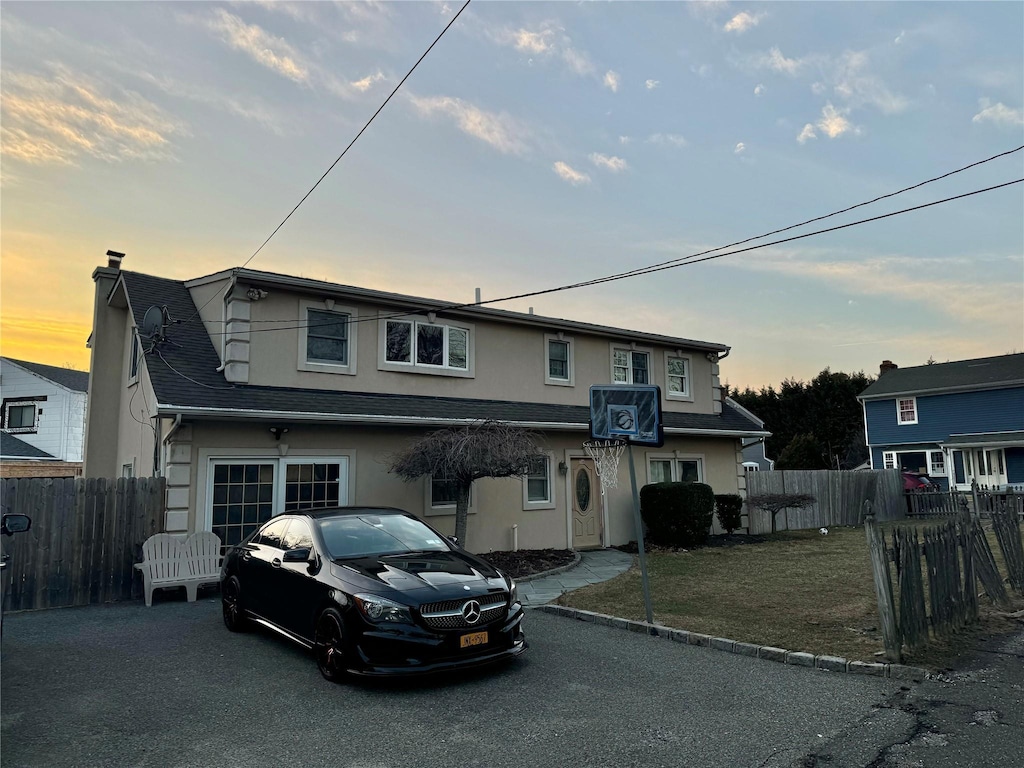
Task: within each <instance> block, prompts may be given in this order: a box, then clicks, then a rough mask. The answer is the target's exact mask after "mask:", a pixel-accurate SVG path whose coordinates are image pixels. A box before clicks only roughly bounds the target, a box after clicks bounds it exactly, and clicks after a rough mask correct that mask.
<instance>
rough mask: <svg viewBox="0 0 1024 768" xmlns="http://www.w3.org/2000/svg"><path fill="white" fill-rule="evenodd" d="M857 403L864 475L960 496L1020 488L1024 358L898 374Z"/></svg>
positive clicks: (884, 370) (887, 375)
mask: <svg viewBox="0 0 1024 768" xmlns="http://www.w3.org/2000/svg"><path fill="white" fill-rule="evenodd" d="M859 399H860V401H861V404H862V406H863V408H864V427H865V437H866V440H867V444H868V450H869V451H870V454H871V467H872V469H893V468H895V469H901V470H907V471H911V472H922V473H927V474H928V475H930V476H931V477H932V478H933V479H934V480H936V481H937V483H938V484H939V485H940V486H942V487H944V488H946V489H949V488H951V487H952V488H954V489H956V490H967V489H969V488H970V487H971V482H972V481H975V482H977V483H978V484H979V485H980V486H983V487H989V488H1002V487H1005V486H1006V485H1015V484H1022V483H1024V354H1015V355H1000V356H998V357H983V358H978V359H976V360H957V361H955V362H952V363H935V364H932V365H919V366H915V367H913V368H898V367H897V366H895V365H893V363H892V362H890V361H889V360H886V361H884V362H883V363H882V365H881V366H880V369H879V377H878V379H877V380H876V381H875V382H874V383H873V384H871V386H869V387H868V388H867V389H865V390H864V391H863V392H862V393H861V394H860V395H859Z"/></svg>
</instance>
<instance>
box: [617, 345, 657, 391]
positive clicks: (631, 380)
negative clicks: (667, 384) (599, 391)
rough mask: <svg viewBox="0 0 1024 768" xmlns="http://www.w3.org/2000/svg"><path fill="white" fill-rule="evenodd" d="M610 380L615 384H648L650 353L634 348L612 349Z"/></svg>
mask: <svg viewBox="0 0 1024 768" xmlns="http://www.w3.org/2000/svg"><path fill="white" fill-rule="evenodd" d="M612 381H613V382H614V383H615V384H650V383H651V354H650V352H638V351H637V350H635V349H623V348H620V347H615V348H613V349H612Z"/></svg>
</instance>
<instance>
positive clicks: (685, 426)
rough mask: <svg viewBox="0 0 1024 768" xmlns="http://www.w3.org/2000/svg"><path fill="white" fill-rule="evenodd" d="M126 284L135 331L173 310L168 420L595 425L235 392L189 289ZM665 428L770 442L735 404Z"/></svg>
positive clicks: (444, 404) (497, 407)
mask: <svg viewBox="0 0 1024 768" xmlns="http://www.w3.org/2000/svg"><path fill="white" fill-rule="evenodd" d="M121 277H122V280H123V281H124V286H125V288H126V290H127V293H128V297H129V304H130V306H131V311H132V314H133V316H134V318H135V322H136V324H141V323H142V318H143V316H144V315H145V312H146V309H147V308H148V307H150V306H152V305H157V306H166V307H167V311H168V314H169V315H170V318H171V323H170V324H169V325H168V327H167V330H166V332H165V335H166V341H164V342H163V343H161V344H160V345H159V347H158V348H156V349H155V350H153V351H152V352H149V353H148V354H147V355H146V363H147V365H146V368H147V371H148V373H149V378H150V381H151V383H152V385H153V389H154V392H155V394H156V398H157V402H158V411H159V413H160V414H161V415H174V414H178V413H181V414H184V415H190V416H193V417H197V418H236V419H257V420H266V419H270V418H279V419H291V420H294V421H319V422H349V423H363V424H373V423H381V424H391V425H395V424H408V425H417V426H434V425H443V424H453V423H466V422H471V421H477V420H480V419H498V420H502V421H511V422H516V423H521V424H526V425H533V426H536V427H543V428H549V429H574V430H576V429H578V430H585V429H587V426H588V424H589V419H590V409H589V407H587V406H584V405H557V404H552V403H531V402H517V401H505V400H479V399H469V398H457V397H424V396H413V395H395V394H381V393H375V392H340V391H337V390H323V389H302V388H295V387H266V386H256V385H236V384H231V383H230V382H228V381H227V380H226V379H225V378H224V375H223V374H222V373H219V372H218V371H217V368H218V367H220V358H219V356H218V354H217V351H216V350H215V349H214V347H213V343H212V342H211V340H210V337H209V335H208V334H207V333H206V331H205V329H204V328H203V326H202V324H201V323H200V322H198V320H197V319H193V320H192V321H191V322H184V321H186V320H188V319H189V318H191V317H192V316H193V314H194V313H195V311H196V307H195V304H194V303H193V302H192V298H191V294H190V293H189V291H188V289H187V288H186V287H185V284H184V283H182V282H179V281H175V280H168V279H165V278H159V277H153V276H152V275H144V274H141V273H137V272H121ZM175 321H179V322H175ZM664 425H665V428H666V429H667V430H669V431H670V432H671V431H677V432H680V433H686V432H693V433H707V432H715V433H719V434H723V435H732V434H743V435H762V434H768V433H767V432H765V431H764V429H763V427H762V426H760V425H759V424H757V423H756V422H755V421H753V420H751V419H750V418H748V417H747V416H746V415H744V414H743V413H741V412H740V411H739V410H737V409H736V408H733V407H732V406H731V405H730V404H729V403H728V402H727V403H726V404H725V406H724V408H723V413H722V414H721V415H714V414H695V413H665V414H664Z"/></svg>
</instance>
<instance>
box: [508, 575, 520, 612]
mask: <svg viewBox="0 0 1024 768" xmlns="http://www.w3.org/2000/svg"><path fill="white" fill-rule="evenodd" d="M518 602H519V587H517V586H516V583H515V582H514V581H512V579H509V580H508V604H509V606H513V605H515V604H516V603H518Z"/></svg>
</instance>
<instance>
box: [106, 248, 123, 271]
mask: <svg viewBox="0 0 1024 768" xmlns="http://www.w3.org/2000/svg"><path fill="white" fill-rule="evenodd" d="M123 258H124V254H123V253H118V252H117V251H107V268H108V269H117V270H120V269H121V259H123Z"/></svg>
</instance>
